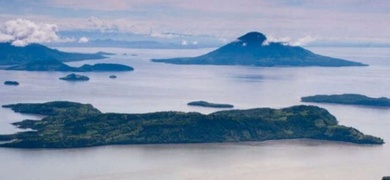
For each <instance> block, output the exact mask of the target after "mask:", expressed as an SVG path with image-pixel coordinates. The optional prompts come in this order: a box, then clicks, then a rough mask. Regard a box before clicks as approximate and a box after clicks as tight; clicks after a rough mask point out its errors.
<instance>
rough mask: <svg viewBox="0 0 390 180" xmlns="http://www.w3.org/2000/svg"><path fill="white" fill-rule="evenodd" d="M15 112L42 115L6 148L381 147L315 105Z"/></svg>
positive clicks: (46, 107)
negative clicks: (293, 143)
mask: <svg viewBox="0 0 390 180" xmlns="http://www.w3.org/2000/svg"><path fill="white" fill-rule="evenodd" d="M3 107H5V108H12V110H14V111H15V112H19V113H29V114H39V115H45V116H46V117H45V118H43V119H42V120H40V121H37V120H24V121H21V122H16V123H14V125H16V126H18V127H19V128H22V129H31V130H32V131H24V132H19V133H16V134H10V135H0V140H1V141H2V143H1V144H0V146H2V147H17V148H74V147H89V146H99V145H114V144H149V143H211V142H238V141H264V140H274V139H295V138H311V139H321V140H331V141H344V142H351V143H358V144H383V143H384V142H383V140H382V139H381V138H378V137H374V136H370V135H365V134H363V133H361V132H359V131H358V130H356V129H354V128H352V127H345V126H342V125H338V122H337V120H336V118H335V117H334V116H332V115H331V114H330V113H329V112H328V111H326V110H325V109H322V108H319V107H315V106H293V107H288V108H284V109H270V108H257V109H248V110H228V111H219V112H215V113H212V114H209V115H205V114H200V113H196V112H191V113H185V112H175V111H167V112H155V113H145V114H119V113H101V112H100V111H99V110H98V109H96V108H94V107H93V106H92V105H90V104H80V103H75V102H66V101H56V102H48V103H37V104H11V105H4V106H3Z"/></svg>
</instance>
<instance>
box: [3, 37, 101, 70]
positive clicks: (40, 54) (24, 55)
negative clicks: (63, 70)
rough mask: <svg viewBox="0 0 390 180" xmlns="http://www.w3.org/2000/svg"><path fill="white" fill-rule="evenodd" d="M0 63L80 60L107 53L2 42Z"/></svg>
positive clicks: (99, 57) (19, 63)
mask: <svg viewBox="0 0 390 180" xmlns="http://www.w3.org/2000/svg"><path fill="white" fill-rule="evenodd" d="M0 49H1V51H0V65H21V64H26V63H30V62H34V61H53V60H55V61H60V62H70V61H80V60H86V59H103V58H106V57H105V56H104V55H106V53H102V52H98V53H93V54H87V53H68V52H62V51H59V50H56V49H51V48H48V47H46V46H43V45H40V44H30V45H27V46H24V47H17V46H13V45H11V43H8V42H7V43H0Z"/></svg>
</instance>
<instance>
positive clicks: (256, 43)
mask: <svg viewBox="0 0 390 180" xmlns="http://www.w3.org/2000/svg"><path fill="white" fill-rule="evenodd" d="M152 61H153V62H164V63H171V64H200V65H202V64H210V65H245V66H262V67H270V66H326V67H339V66H367V65H365V64H362V63H358V62H353V61H347V60H344V59H337V58H331V57H326V56H321V55H318V54H314V53H312V52H310V51H309V50H306V49H304V48H302V47H298V46H290V45H286V44H284V43H276V42H268V41H267V38H266V37H265V36H264V35H263V34H261V33H259V32H250V33H247V34H245V35H243V36H241V37H239V38H238V39H237V40H236V41H234V42H231V43H229V44H227V45H225V46H223V47H221V48H219V49H217V50H214V51H212V52H209V53H207V54H204V55H201V56H198V57H187V58H172V59H153V60H152Z"/></svg>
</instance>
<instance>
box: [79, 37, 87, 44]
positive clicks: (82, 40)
mask: <svg viewBox="0 0 390 180" xmlns="http://www.w3.org/2000/svg"><path fill="white" fill-rule="evenodd" d="M88 41H89V39H88V38H87V37H81V38H80V39H79V41H78V42H79V43H87V42H88Z"/></svg>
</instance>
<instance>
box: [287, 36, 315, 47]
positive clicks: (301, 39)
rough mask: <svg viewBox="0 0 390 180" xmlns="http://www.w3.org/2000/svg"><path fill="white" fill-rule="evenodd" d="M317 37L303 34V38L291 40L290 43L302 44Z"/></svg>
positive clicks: (294, 44)
mask: <svg viewBox="0 0 390 180" xmlns="http://www.w3.org/2000/svg"><path fill="white" fill-rule="evenodd" d="M316 39H317V38H315V37H312V36H305V37H303V38H299V39H297V40H296V41H294V42H291V43H290V44H291V45H293V46H304V45H306V44H308V43H310V42H313V41H315V40H316Z"/></svg>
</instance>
